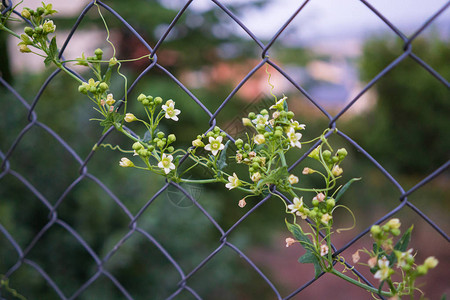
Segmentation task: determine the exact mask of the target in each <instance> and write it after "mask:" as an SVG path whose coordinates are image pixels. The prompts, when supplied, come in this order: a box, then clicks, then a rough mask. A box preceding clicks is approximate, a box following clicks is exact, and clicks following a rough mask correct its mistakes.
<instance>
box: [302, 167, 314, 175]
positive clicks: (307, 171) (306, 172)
mask: <svg viewBox="0 0 450 300" xmlns="http://www.w3.org/2000/svg"><path fill="white" fill-rule="evenodd" d="M311 173H312V170H311V169H310V168H308V167H305V168H304V169H303V171H302V174H303V175H308V174H311Z"/></svg>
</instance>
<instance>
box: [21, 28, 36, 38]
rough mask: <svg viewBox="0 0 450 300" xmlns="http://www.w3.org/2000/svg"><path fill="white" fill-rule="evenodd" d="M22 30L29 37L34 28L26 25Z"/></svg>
mask: <svg viewBox="0 0 450 300" xmlns="http://www.w3.org/2000/svg"><path fill="white" fill-rule="evenodd" d="M23 31H24V32H25V33H26V34H27V35H28V36H30V37H31V36H33V33H34V29H33V28H31V27H29V26H27V27H25V28H24V29H23Z"/></svg>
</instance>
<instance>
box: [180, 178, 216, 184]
mask: <svg viewBox="0 0 450 300" xmlns="http://www.w3.org/2000/svg"><path fill="white" fill-rule="evenodd" d="M180 182H187V183H214V182H219V181H218V180H217V179H216V178H212V179H184V178H180Z"/></svg>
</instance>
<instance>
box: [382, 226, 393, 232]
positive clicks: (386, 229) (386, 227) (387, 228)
mask: <svg viewBox="0 0 450 300" xmlns="http://www.w3.org/2000/svg"><path fill="white" fill-rule="evenodd" d="M381 229H382V230H383V231H384V232H389V231H390V230H391V227H389V225H388V224H384V225H383V226H381Z"/></svg>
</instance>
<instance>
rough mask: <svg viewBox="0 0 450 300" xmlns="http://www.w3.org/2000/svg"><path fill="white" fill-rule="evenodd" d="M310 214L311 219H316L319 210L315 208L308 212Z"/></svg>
mask: <svg viewBox="0 0 450 300" xmlns="http://www.w3.org/2000/svg"><path fill="white" fill-rule="evenodd" d="M308 216H309V217H310V218H311V219H314V218H315V217H316V216H317V212H316V211H314V210H310V211H309V212H308Z"/></svg>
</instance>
